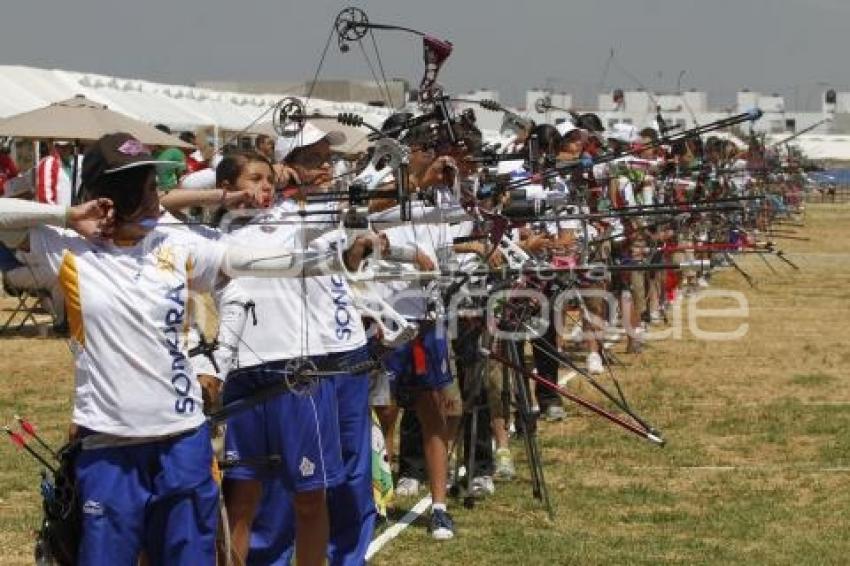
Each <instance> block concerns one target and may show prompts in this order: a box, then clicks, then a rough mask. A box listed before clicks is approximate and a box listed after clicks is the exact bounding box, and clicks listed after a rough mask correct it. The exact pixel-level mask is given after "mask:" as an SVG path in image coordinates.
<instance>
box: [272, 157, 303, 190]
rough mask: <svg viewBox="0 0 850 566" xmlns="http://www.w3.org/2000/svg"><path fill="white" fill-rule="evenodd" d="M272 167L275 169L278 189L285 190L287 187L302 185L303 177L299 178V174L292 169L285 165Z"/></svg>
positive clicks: (276, 164)
mask: <svg viewBox="0 0 850 566" xmlns="http://www.w3.org/2000/svg"><path fill="white" fill-rule="evenodd" d="M272 167H273V169H274V174H275V177H276V181H277V183H276V184H277V186H278V188H283V189H285V188H286V187H291V186H298V185H300V184H301V177H299V176H298V172H297V171H296V170H295V169H293V168H292V167H289V166H288V165H284V164H283V163H275V164H274V165H273V166H272Z"/></svg>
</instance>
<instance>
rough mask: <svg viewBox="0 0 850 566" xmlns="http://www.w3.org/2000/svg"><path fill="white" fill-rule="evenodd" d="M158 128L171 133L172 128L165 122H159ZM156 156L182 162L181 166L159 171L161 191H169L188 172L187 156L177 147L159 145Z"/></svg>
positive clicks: (157, 177) (157, 182) (157, 178)
mask: <svg viewBox="0 0 850 566" xmlns="http://www.w3.org/2000/svg"><path fill="white" fill-rule="evenodd" d="M156 129H157V130H159V131H161V132H163V133H166V134H168V135H171V128H169V127H168V126H166V125H164V124H158V125H157V126H156ZM154 158H155V159H156V160H158V161H173V162H174V163H179V164H180V166H179V167H175V168H173V169H168V170H163V171H162V172H158V173H157V176H156V184H157V186H158V187H159V190H160V191H162V192H165V193H167V192H168V191H170V190H171V189H173V188H174V187H176V186H177V184H178V183H179V182H180V176H181V175H183V173H185V172H186V156H185V155H184V154H183V152H182V151H181V150H180V149H178V148H176V147H163V146H159V147H157V148H155V151H154Z"/></svg>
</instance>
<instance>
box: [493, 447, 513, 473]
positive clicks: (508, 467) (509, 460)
mask: <svg viewBox="0 0 850 566" xmlns="http://www.w3.org/2000/svg"><path fill="white" fill-rule="evenodd" d="M515 475H516V468H515V467H514V458H513V456H511V449H510V448H499V449H498V450H496V472H495V473H494V474H493V476H494V477H495V478H496V479H497V480H500V481H511V480H512V479H514V476H515Z"/></svg>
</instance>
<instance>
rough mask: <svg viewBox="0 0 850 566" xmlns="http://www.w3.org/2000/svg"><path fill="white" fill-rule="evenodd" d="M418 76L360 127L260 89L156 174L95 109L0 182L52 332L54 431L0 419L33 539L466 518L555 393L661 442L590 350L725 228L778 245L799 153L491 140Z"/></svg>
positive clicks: (297, 537) (15, 239)
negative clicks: (78, 136)
mask: <svg viewBox="0 0 850 566" xmlns="http://www.w3.org/2000/svg"><path fill="white" fill-rule="evenodd" d="M430 103H431V107H430V110H429V111H428V112H425V113H423V114H421V115H419V116H414V115H412V114H406V113H399V114H395V115H393V116H391V117H390V118H389V119H387V121H386V123H385V124H384V125H383V127H382V128H380V131H376V132H373V134H372V137H373V139H374V140H375V141H374V144H373V146H372V147H371V148H370V149H369V150H368V151H367V152H365V153H364V154H363V155H350V154H343V153H341V152H340V151H339V150H338V148H339V147H341V146H340V144H341V142H342V141H343V140H342V137H343V136H342V135H341V133H340V132H338V131H334V130H329V131H323V130H321V129H319V128H318V127H317V126H315V125H314V124H313V123H312V122H311V121H310V120H309V119H306V120H305V119H304V115H303V112H300V113H296V115H294V116H295V118H296V119H295V120H294V121H288V120H287V119H286V118H287V116H284V117H283V118H284V119H283V120H279V121H278V122H279V124H278V126H279V132H278V133H279V136H278V137H277V138H276V139H274V138H270V137H267V136H260V137H258V138H256V140H255V145H254V149H251V150H235V149H234V150H230V151H227V152H225V153H224V155H223V156H221V157H219V158H217V159H215V160H214V161H213V162H210V163H208V164H202V165H201V166H200V167H198V168H197V169H198V170H197V171H194V172H192V173H189V174H186V175H185V176H183V177H182V178H181V179H180V182H179V184H178V185H177V186H176V187H175V188H173V189H172V190H170V191H168V192H165V191H162V190H159V189H160V186H161V185H162V184H163V183H161V182H160V181H159V180H160V179H162V178H164V176H167V175H171V174H173V168H174V165H173V163H172V162H168V161H160V160H157V159H155V158H154V157H152V156H151V154H150V153H149V150H148V148H146V147H144V146H143V145H142V144H141V143H139V142H138V141H137V140H135V139H134V138H133V137H132V136H130V135H129V134H109V135H106V136H104V137H102V138H101V139H100V140H98V141H97V142H96V143H94V144H93V145H92V146H91V147H90V148H89V149H88V151H87V152H86V154H85V157H84V160H83V164H82V181H83V185H82V192H81V198H80V199H79V200H80V203H79V204H75V205H73V206H70V207H66V206H62V205H51V204H40V203H31V202H25V201H17V200H14V199H2V200H0V236H2V239H3V242H4V243H5V244H4V245H5V246H8V248H9V249H14V250H17V251H16V257H17V259H18V260H19V261H20V262H21V263H22V264H23V266H22V267H20V268H18V272H17V273H15V272H14V271H13V272H9V274H7V275H9V276H10V277H12V278H13V279H14V277H16V276H21V277H23V276H24V275H25V276H27V277H30V278H31V279H32V280H33V281H34V282H35V283H37V284H38V286H40V287H42V288H47V289H56V292H55V296H56V297H57V301H56V302H57V303H60V304H61V310H62V311H63V313H64V316H65V318H66V320H67V324H68V328H69V334H70V338H69V341H70V344H71V350H72V353H73V356H74V360H75V382H74V383H75V385H74V387H75V390H74V406H73V416H72V422H73V426H72V430H71V434H70V436H71V438H70V442H69V443H68V444H67V445H66V446H65V447H64V448H63V449H62V450H61V451H58V453H57V454H52V453H50V452H47V451H46V450H41V451H39V450H40V449H43V448H45V447H44V446H37V445H35V444H32V443H30V442H29V440H30V437H32V440H36V439H37V443H40V442H41V439H40V437H38V435H37V433H36V432H35V431H34V430H33V428H32V426H31V425H30V424H29V423H28V422H27V421H21V425H22V427H23V433H21V434H19V433H15V432H13V431H11V430H10V431H8V432H9V433H10V434H11V435H13V439H14V440H16V441H17V442H18V443H19V444H20V445H21V446H22V447H24V448H25V449H27V450H29V451H31V452H32V453H33V454H40V456H38V457H39V458H41V459H42V462H43V464H44V465H45V467H47V468H48V469H49V472H50V473H49V474H47V476H46V479H45V482H44V489H43V495H44V513H45V520H44V523H43V525H42V529H41V532H40V538H39V543H38V548H37V554H38V556H39V557H40V560H42V561H44V563H51V562H50V561H51V560H52V561H54V563H62V564H110V565H114V564H127V565H131V564H137V563H139V561H142V562H143V563H150V564H166V563H167V564H215V563H221V564H231V563H232V564H243V563H252V564H284V563H289V561H290V560H292V559H293V556H294V560H296V561H297V563H298V564H322V563H324V561H325V560H328V561H329V562H330V563H331V564H363V563H364V562H365V560H366V555H367V551H368V548H369V544H370V542H371V541H372V539H373V536H374V533H375V529H376V526H378V525H379V523H380V517H381V516H382V515H383V514H384V513H385V512H386V506H387V503H388V499H389V498H391V497H392V495H391V494H392V493H393V486H394V492H395V497H396V498H404V497H411V496H414V495H415V494H416V493H418V492H419V491H420V484H424V486H425V489H426V490H427V491H428V492H429V493H430V499H431V506H430V511H429V514H428V528H429V532H430V533H431V535H432V536H433V538H434V539H436V540H446V539H450V538H452V537H454V536H456V535H458V536H463V530H464V528H463V525H457V526H456V525H455V524H454V522H453V520H452V517H451V515H450V514H449V512H448V503H449V499H450V496H451V495H452V494H456V495H458V496H460V497H463V498H464V499H465V501H466V502H467V503H471V502H472V501H473V498H476V497H484V496H487V495H492V494H493V493H494V491H495V484H494V481H496V482H498V481H511V480H512V479H513V478H514V477H515V474H516V473H517V470H516V469H515V466H514V462H513V457H512V453H511V450H512V446H511V434H512V433H515V434H516V435H517V436H518V437H519V438H521V439H522V441H523V442H522V443H517V446H524V449H525V450H526V451H527V453H528V456H529V458H528V460H529V462H530V463H531V471H530V474H531V476H532V480H533V483H534V493H535V495H536V496H539V497H541V498H542V499H544V501H545V502H546V504H547V505H548V497H547V496H546V493H545V491H546V490H545V482H544V481H543V468H542V464H541V461H542V460H541V457H540V453H539V450H538V449H537V445H536V442H535V433H536V430H537V424H538V422H539V421H556V420H561V419H564V418H569V415H570V414H571V412H573V411H574V410H579V407H582V408H583V409H581V410H590V411H592V412H594V413H596V414H598V415H599V416H600V417H602V419H607V421H609V422H610V423H613V424H615V425H617V426H619V427H622V428H623V429H625V430H626V431H628V432H630V433H633V434H635V435H637V436H639V437H642V438H644V439H646V440H649V441H651V442H655V443H659V444H660V443H663V438H662V436H661V433H660V432H659V431H657V430H655V429H654V428H653V427H652V426H651V425H649V424H648V423H647V422H646V420H644V418H642V417H641V416H640V415H638V414H637V413H636V412H635V411H634V410H633V409H632V407H631V406H630V405H629V403H628V402H627V401H626V399H625V397H624V395H623V392H622V390H621V388H620V387H619V384H617V382H616V380H615V379H614V372H615V368H617V367H618V358H617V356H616V355H615V354H614V350H615V348H618V347H619V346H618V345H624V346H625V351H626V354H625V355H627V356H635V355H640V353H641V350H642V348H643V345H644V342H645V337H646V336H647V334H648V333H649V332H650V331H651V328H652V327H653V326H661V325H664V324H666V322H665V321H666V313H667V312H669V311H670V309H671V308H674V307H675V306H676V305H677V303H679V302H680V301H681V298H682V297H683V296H686V295H687V294H689V293H694V292H698V291H699V289H700V288H701V287H705V286H707V285H709V282H710V276H711V273H712V271H713V270H715V269H719V268H734V269H737V270H739V271H740V272H741V273H742V275H744V276H745V277H748V276H747V275H746V273H745V272H744V271H743V270H741V268H740V267H739V266H737V264H736V262H735V258H736V257H737V256H739V255H740V254H744V253H755V254H760V255H761V256H762V257H763V256H765V255H768V254H773V255H774V256H776V257H778V258H780V259H781V260H783V261H785V262H786V263H788V264H789V265H790V266H791V267H794V266H793V264H791V263H790V261H789V260H788V259H787V258H784V257H783V256H782V255H781V251H780V250H778V249H777V248H776V247H775V245H774V243H773V241H772V237H773V236H774V235H776V234H778V233H779V232H780V231H781V229H777V228H776V226H777V224H778V223H782V222H791V221H797V220H798V217H799V215H800V214H801V212H802V205H801V190H802V186H801V183H800V181H799V178H800V175H799V171H798V168H797V165H796V164H795V163H794V162H792V161H789V160H787V159H785V158H783V156H782V155H780V154H779V153H777V152H776V151H775V150H773V149H771V148H766V147H765V146H764V144H763V143H760V140H758V139H757V138H756V137H755V136H751V137H750V138H749V140H748V143H747V145H746V147H743V146H741V145H737V144H736V143H735V142H733V141H730V139H731V138H729V137H728V136H725V135H724V136H722V137H720V134H717V135H716V136H715V134H714V133H713V132H712V129H713V126H717V127H716V128H714V129H715V130H720V129H724V128H727V127H729V126H730V125H732V124H731V123H730V122H729V121H721V122H720V123H718V124H713V125H708V126H703V127H701V128H697V129H695V130H692V131H677V132H671V131H670V130H668V129H667V128H666V127H665V125H664V122H663V118H661V119H660V120H658V121H657V123H656V124H655V126H656V127H647V128H644V129H637V128H634V127H633V126H630V125H626V124H619V125H615V126H613V127H611V128H608V129H606V128H603V125H602V124H601V123H600V120H599V119H598V117H596V116H595V115H593V114H582V115H579V114H576V115H573V117H572V120H566V121H563V122H561V123H558V124H534V123H531V122H528V121H523V120H514V121H513V123H514V126H515V138H514V140H513V141H512V143H510V144H508V145H507V146H506V147H494V146H488V145H486V144H483V143H482V136H481V133H480V132H479V130H478V129H477V128H476V126H475V116H474V112H472V111H466V112H463V113H454V112H452V108H451V101H450V100H449V99H447V98H440V99H432V100H431V101H430ZM491 106H492V105H491ZM292 116H293V115H290V116H289V118H292ZM756 117H757V114H750V115H747V116H743V117H742V118H741V119H740V120H738V122H743V121H745V120H746V119H752V118H756ZM707 134H709V135H707ZM745 137H746V136H745ZM204 165H208V167H204ZM789 219H790V220H789ZM22 274H23V275H22ZM620 351H622V350H620ZM617 371H619V370H617ZM566 372H571V373H572V374H573V375H579V376H581V378H582V379H586V380H588V382H589V383H590V384H591V385H592V386H593V387H594V388H595V390H596V391H597V392H598V393H599V395H598V396H597V397H598V398H599V399H601V404H597V403H595V402H590V401H588V400H586V399H584V398H581V397H578V396H576V395H575V394H574V393H572V392H570V391H569V390H568V389H567V387H566V386H565V385H564V381H563V379H562V377H563V375H564V373H566ZM400 413H403V414H402V415H401V419H400V424H398V422H399V416H400ZM605 422H606V421H605V420H600V421H599V423H601V424H600V426H602V425H603V424H605ZM397 427H398V428H399V429H400V430H397ZM395 439H398V446H396V442H395ZM396 462H397V465H398V468H397V470H391V467H392V466H393V465H394V464H395V463H396ZM453 484H454V486H455V487H454V489H450V487H449V486H451V485H453Z"/></svg>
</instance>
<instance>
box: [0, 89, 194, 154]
mask: <svg viewBox="0 0 850 566" xmlns="http://www.w3.org/2000/svg"><path fill="white" fill-rule="evenodd" d="M114 132H128V133H130V134H132V135H134V136H135V137H136V138H137V139H138V140H139V141H141V142H142V143H144V144H147V145H161V146H173V147H183V148H191V147H192V146H191V145H189V144H187V143H184V142H183V141H182V140H180V139H179V138H177V137H174V136H170V135H168V134H165V133H163V132H161V131H159V130H157V129H156V128H154V127H153V126H151V125H149V124H146V123H145V122H141V121H139V120H136V119H134V118H130V117H129V116H125V115H124V114H120V113H118V112H114V111H112V110H109V109H108V108H107V107H106V106H105V105H103V104H98V103H96V102H93V101H91V100H88V99H87V98H85V97H84V96H76V97H74V98H71V99H68V100H64V101H62V102H56V103H54V104H50V105H49V106H45V107H42V108H39V109H36V110H31V111H29V112H24V113H23V114H18V115H17V116H12V117H10V118H5V119H3V120H0V136H8V137H15V138H31V139H65V140H96V139H98V138H100V137H101V136H103V135H105V134H110V133H114Z"/></svg>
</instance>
